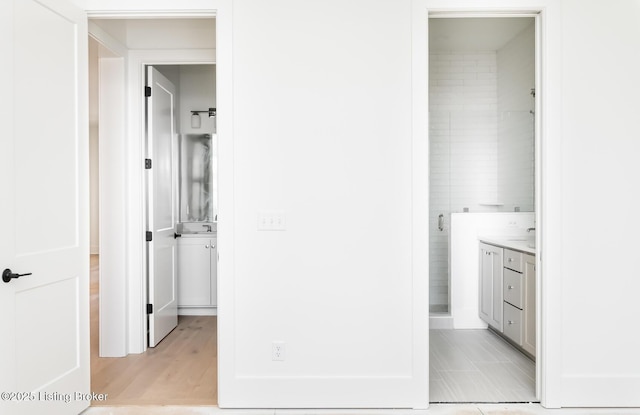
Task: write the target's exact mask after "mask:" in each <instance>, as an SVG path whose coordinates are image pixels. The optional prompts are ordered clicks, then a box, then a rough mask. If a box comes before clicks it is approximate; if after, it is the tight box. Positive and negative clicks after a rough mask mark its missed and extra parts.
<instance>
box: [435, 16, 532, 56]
mask: <svg viewBox="0 0 640 415" xmlns="http://www.w3.org/2000/svg"><path fill="white" fill-rule="evenodd" d="M533 23H534V18H533V17H486V18H432V19H429V50H430V51H461V52H466V51H474V50H477V51H480V50H482V51H488V50H498V49H500V48H502V47H503V46H504V45H506V44H507V43H508V42H509V41H510V40H511V39H513V38H514V37H516V36H517V35H518V34H519V33H520V32H522V31H523V30H524V29H525V28H527V27H528V26H530V25H532V24H533Z"/></svg>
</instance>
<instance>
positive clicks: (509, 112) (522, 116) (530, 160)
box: [497, 21, 536, 212]
mask: <svg viewBox="0 0 640 415" xmlns="http://www.w3.org/2000/svg"><path fill="white" fill-rule="evenodd" d="M497 61H498V65H497V67H498V91H497V92H498V176H497V178H498V183H497V186H498V199H499V200H500V201H502V202H503V203H504V206H503V208H502V211H505V212H513V211H514V209H515V208H516V207H518V208H520V210H521V211H523V212H533V211H534V210H535V201H534V182H535V181H534V177H535V176H534V118H533V117H534V116H533V114H531V113H530V111H533V110H534V98H533V96H531V93H530V92H531V89H532V88H535V83H536V82H535V25H534V24H533V21H532V22H531V25H529V27H527V28H526V29H524V30H523V31H522V32H520V34H518V35H517V36H516V37H514V38H513V39H511V41H509V42H508V43H507V44H506V45H504V47H502V48H500V49H499V50H498V53H497Z"/></svg>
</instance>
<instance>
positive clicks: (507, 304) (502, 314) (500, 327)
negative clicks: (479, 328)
mask: <svg viewBox="0 0 640 415" xmlns="http://www.w3.org/2000/svg"><path fill="white" fill-rule="evenodd" d="M506 246H509V245H506V244H505V245H503V246H495V245H492V244H489V243H485V242H480V290H479V291H480V318H481V319H482V320H484V321H486V322H487V323H488V324H489V325H490V326H491V327H493V328H494V329H495V330H496V331H498V332H500V333H502V335H503V336H504V337H506V338H508V339H509V340H510V341H511V343H513V344H515V345H517V346H518V347H520V348H521V349H522V350H524V351H525V352H527V353H528V354H530V355H531V356H533V357H534V358H535V355H536V257H535V255H532V254H528V253H525V252H521V251H517V250H514V249H509V248H507V247H506Z"/></svg>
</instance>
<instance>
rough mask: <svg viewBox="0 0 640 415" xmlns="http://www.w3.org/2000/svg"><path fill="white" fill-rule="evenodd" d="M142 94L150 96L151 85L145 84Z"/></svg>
mask: <svg viewBox="0 0 640 415" xmlns="http://www.w3.org/2000/svg"><path fill="white" fill-rule="evenodd" d="M144 96H145V97H150V96H151V87H150V86H145V87H144Z"/></svg>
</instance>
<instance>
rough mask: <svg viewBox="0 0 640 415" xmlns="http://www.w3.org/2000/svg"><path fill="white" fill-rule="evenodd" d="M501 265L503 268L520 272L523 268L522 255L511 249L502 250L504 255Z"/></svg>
mask: <svg viewBox="0 0 640 415" xmlns="http://www.w3.org/2000/svg"><path fill="white" fill-rule="evenodd" d="M502 261H503V265H504V267H505V268H509V269H512V270H514V271H518V272H522V269H523V261H524V259H523V257H522V252H518V251H512V250H511V249H506V248H505V250H504V256H503V257H502Z"/></svg>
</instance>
